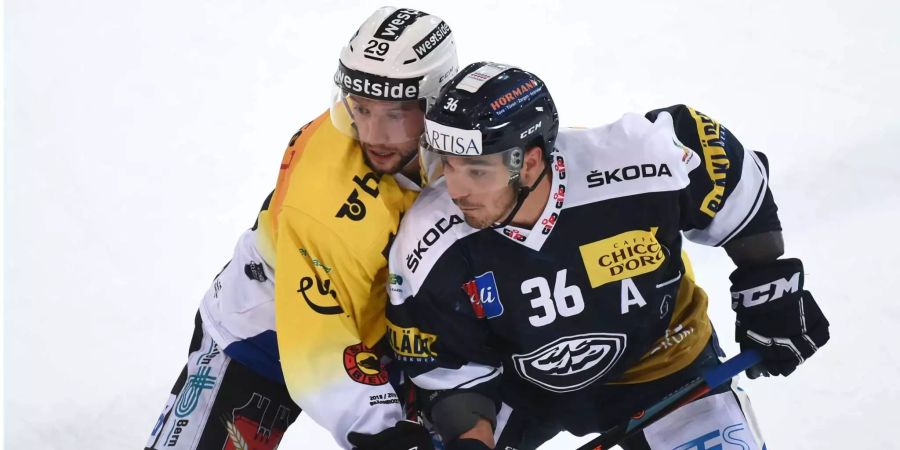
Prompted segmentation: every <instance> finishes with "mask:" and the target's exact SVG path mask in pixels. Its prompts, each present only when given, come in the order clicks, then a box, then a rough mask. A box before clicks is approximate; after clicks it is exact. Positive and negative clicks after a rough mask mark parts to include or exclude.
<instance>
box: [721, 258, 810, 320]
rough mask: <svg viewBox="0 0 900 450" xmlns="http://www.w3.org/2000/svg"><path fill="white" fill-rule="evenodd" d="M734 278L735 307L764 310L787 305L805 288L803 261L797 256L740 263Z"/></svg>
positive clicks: (733, 302) (732, 303) (732, 301)
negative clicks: (745, 263) (750, 263)
mask: <svg viewBox="0 0 900 450" xmlns="http://www.w3.org/2000/svg"><path fill="white" fill-rule="evenodd" d="M728 278H729V279H730V280H731V309H733V310H735V311H738V312H741V311H746V312H747V313H754V314H755V313H764V312H768V311H772V310H775V309H780V308H782V307H784V305H786V304H787V303H788V302H787V301H786V300H790V299H794V300H796V299H797V297H798V296H799V295H800V293H801V292H803V279H804V276H803V263H802V262H801V261H800V260H799V259H797V258H789V259H779V260H775V261H772V262H771V263H768V264H763V265H753V266H744V267H738V268H737V269H735V271H734V272H732V273H731V275H730V276H729V277H728Z"/></svg>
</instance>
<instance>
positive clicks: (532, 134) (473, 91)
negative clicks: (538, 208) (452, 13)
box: [422, 62, 559, 179]
mask: <svg viewBox="0 0 900 450" xmlns="http://www.w3.org/2000/svg"><path fill="white" fill-rule="evenodd" d="M425 119H426V120H425V134H424V135H423V138H422V140H423V142H422V144H423V146H424V147H425V149H426V150H430V151H431V152H434V153H437V154H440V155H454V156H481V155H490V154H498V153H505V154H506V155H505V157H504V160H505V161H506V163H507V167H508V169H509V170H510V172H511V175H512V178H511V179H515V178H516V177H517V176H518V173H519V170H520V169H521V167H522V161H523V155H524V152H525V150H527V149H529V148H531V147H533V146H539V147H541V149H542V150H543V154H544V158H545V159H549V157H550V153H551V152H552V151H553V145H554V143H555V142H556V135H557V132H558V131H559V114H558V113H557V111H556V106H555V105H554V103H553V98H552V97H551V96H550V92H549V91H548V90H547V86H546V85H545V84H544V82H543V81H541V79H540V78H538V77H537V76H535V75H534V74H532V73H530V72H527V71H524V70H522V69H519V68H517V67H513V66H508V65H504V64H498V63H493V62H477V63H474V64H470V65H469V66H468V67H466V68H465V69H463V70H462V71H461V72H459V73H458V74H457V75H456V76H455V77H454V78H453V79H451V80H450V81H449V82H448V83H447V84H446V85H445V86H444V88H443V89H442V90H441V93H440V95H438V98H437V99H436V100H435V103H434V106H433V107H432V108H431V109H429V110H428V113H427V114H426V115H425ZM516 150H517V151H516Z"/></svg>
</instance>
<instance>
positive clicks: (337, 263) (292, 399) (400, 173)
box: [146, 7, 458, 450]
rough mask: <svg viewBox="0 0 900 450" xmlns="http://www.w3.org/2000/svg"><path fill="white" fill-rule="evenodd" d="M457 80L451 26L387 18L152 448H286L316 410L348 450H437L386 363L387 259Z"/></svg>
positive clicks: (269, 209) (222, 293)
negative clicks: (427, 117)
mask: <svg viewBox="0 0 900 450" xmlns="http://www.w3.org/2000/svg"><path fill="white" fill-rule="evenodd" d="M457 71H458V64H457V58H456V46H455V43H454V39H453V36H452V35H451V30H450V28H449V26H448V25H447V24H446V23H445V22H443V21H442V20H441V19H440V18H438V17H436V16H433V15H429V14H427V13H424V12H421V11H417V10H413V9H408V8H399V9H398V8H392V7H385V8H380V9H378V10H377V11H376V12H375V13H374V14H373V15H372V16H371V17H369V18H368V19H367V20H366V21H365V22H364V23H363V24H362V26H361V27H360V28H359V30H358V31H357V32H356V34H354V35H353V37H352V38H351V39H350V41H349V42H348V43H347V44H346V45H345V46H344V48H343V50H342V52H341V56H340V61H339V63H338V68H337V71H336V73H335V76H334V80H333V81H334V88H333V89H334V95H333V97H332V101H331V107H330V109H329V110H328V111H326V112H325V113H323V114H322V115H321V116H319V117H318V118H316V119H314V120H313V121H311V122H309V123H308V124H306V125H305V126H303V127H302V128H301V129H300V131H298V132H297V133H296V134H295V135H294V136H293V138H292V139H291V140H290V143H289V145H288V148H287V150H286V151H285V153H284V157H283V159H282V162H281V166H280V169H279V173H278V178H277V182H276V185H275V189H274V190H273V192H272V193H271V194H269V196H268V198H266V200H265V201H264V203H263V207H262V209H261V211H260V213H259V215H258V217H257V220H256V223H255V224H254V225H253V227H252V228H251V229H249V230H247V231H246V232H245V233H244V234H243V235H242V236H241V237H240V239H239V241H238V244H237V246H236V248H235V251H234V255H233V258H232V260H231V261H230V262H229V263H228V264H227V265H226V266H225V268H223V269H222V271H221V272H220V273H219V275H217V276H216V278H215V280H214V281H213V284H212V286H211V287H210V289H209V291H208V292H207V294H206V295H205V297H204V299H203V301H202V303H201V306H200V311H199V312H198V314H197V318H196V329H195V332H194V337H193V340H192V342H191V345H190V349H189V358H188V363H187V365H186V366H185V368H184V370H183V371H182V373H181V376H180V377H179V378H178V380H177V381H176V383H175V386H174V388H173V389H172V393H171V394H170V396H169V400H168V402H167V403H166V405H165V407H164V409H163V411H162V413H161V414H160V416H159V419H158V421H157V424H156V426H155V427H154V428H153V431H152V433H151V436H150V440H149V442H148V443H147V445H146V447H147V448H153V449H164V448H177V449H216V450H221V449H237V448H249V449H255V450H261V449H267V450H268V449H274V448H276V447H277V446H278V443H279V442H280V440H281V437H282V435H283V433H284V432H285V430H286V429H287V428H288V427H289V425H290V424H291V423H293V421H294V420H295V419H296V418H297V416H298V415H299V413H300V412H301V410H303V411H306V413H307V414H309V415H310V417H311V418H312V419H313V420H314V421H316V422H317V423H318V424H320V425H322V426H323V427H325V428H326V429H328V431H329V432H330V433H331V434H332V436H333V437H334V439H335V441H336V442H337V443H338V445H340V446H341V447H343V448H359V449H363V450H365V449H376V448H377V449H403V450H406V449H410V448H416V447H417V448H419V449H426V448H430V446H431V442H430V437H429V435H428V433H427V432H426V431H425V430H424V428H422V427H421V426H419V425H418V424H414V423H412V422H406V421H403V420H402V419H403V413H402V408H401V403H400V401H401V398H400V397H398V395H397V392H395V388H394V385H393V383H392V381H396V380H393V379H392V378H391V377H390V376H389V375H390V374H389V372H388V371H387V370H386V369H385V367H384V365H383V359H382V352H383V349H384V345H382V344H380V342H382V340H383V337H384V334H385V330H386V328H387V326H386V322H385V318H384V309H385V304H386V301H387V294H386V290H385V286H386V285H387V284H388V272H387V259H386V258H387V253H388V249H389V248H390V244H391V241H392V239H393V236H394V235H395V233H396V232H397V228H398V225H399V222H400V218H401V216H402V215H403V213H404V212H405V211H406V210H407V209H409V207H410V206H411V205H412V202H413V201H414V200H415V198H416V196H417V194H418V191H419V183H420V182H421V179H420V178H421V175H420V165H419V162H418V159H417V158H416V154H417V150H418V141H419V137H420V135H421V134H422V132H423V130H424V114H425V110H426V108H427V107H428V106H430V104H431V103H433V101H434V99H435V97H436V96H437V94H438V91H439V88H440V85H441V83H443V82H444V81H446V80H448V79H450V78H452V77H453V75H454V74H455V73H456V72H457Z"/></svg>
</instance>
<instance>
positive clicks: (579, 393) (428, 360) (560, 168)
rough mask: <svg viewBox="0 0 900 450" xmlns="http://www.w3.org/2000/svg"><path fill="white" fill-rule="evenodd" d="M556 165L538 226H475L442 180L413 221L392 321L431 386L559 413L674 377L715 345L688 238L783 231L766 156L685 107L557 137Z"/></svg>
mask: <svg viewBox="0 0 900 450" xmlns="http://www.w3.org/2000/svg"><path fill="white" fill-rule="evenodd" d="M550 165H551V173H552V185H551V193H550V196H549V198H548V199H547V203H546V207H545V209H544V211H543V214H542V216H541V218H540V219H539V220H538V222H537V223H536V224H535V225H534V227H532V228H531V229H523V228H519V227H515V226H507V227H505V228H502V229H485V230H478V229H474V228H472V227H470V226H468V225H467V224H466V223H465V221H464V220H463V219H462V217H463V215H462V213H461V212H460V211H459V210H458V208H457V207H456V206H455V205H454V204H453V202H452V201H451V199H450V197H449V195H448V193H447V191H446V187H445V185H444V184H443V183H442V182H441V181H440V180H438V181H437V182H436V184H434V185H433V186H431V187H430V188H428V189H426V190H425V191H424V192H423V193H422V194H421V196H420V197H419V199H418V200H417V201H416V203H415V205H414V206H413V208H412V209H411V210H410V211H409V212H408V213H407V215H406V217H405V218H404V220H403V223H402V225H401V228H400V230H399V234H398V236H397V238H396V240H395V241H394V244H393V247H392V249H391V254H390V258H389V260H390V272H391V276H390V281H389V283H390V284H389V291H390V305H389V307H388V326H389V336H390V340H391V344H392V347H393V349H394V352H395V353H396V355H397V358H398V359H399V360H400V361H401V362H402V363H403V364H404V366H405V368H406V370H407V372H408V373H409V374H411V375H412V379H413V381H414V382H415V383H416V384H417V385H419V386H420V387H422V388H425V389H428V390H437V391H440V390H451V389H473V390H479V391H482V392H484V393H486V394H488V395H491V396H493V397H494V398H498V397H502V399H503V400H504V401H505V402H507V403H510V404H512V405H513V406H514V407H523V406H524V407H528V408H530V409H532V410H535V411H544V412H546V413H547V414H553V415H554V416H556V417H560V416H562V415H565V414H566V411H572V410H578V409H579V408H578V407H577V406H578V405H589V407H592V406H590V405H602V404H603V394H604V390H605V389H607V386H609V385H611V384H621V383H643V382H649V381H652V380H657V379H660V378H662V377H665V376H667V375H670V374H672V373H674V372H677V371H679V370H681V369H683V368H685V367H686V366H688V365H689V364H690V363H691V362H692V361H693V360H694V359H695V358H696V357H697V356H698V355H699V354H700V352H701V351H702V350H703V349H704V348H705V346H706V345H707V343H708V341H709V339H710V336H711V334H712V327H711V325H710V322H709V319H708V317H707V313H706V307H707V298H706V294H705V293H704V292H703V290H702V289H700V288H699V287H698V286H696V285H695V283H694V279H693V275H692V273H691V272H690V265H689V264H688V263H687V261H686V258H684V257H683V256H682V249H681V247H682V236H685V237H687V238H688V239H690V240H692V241H695V242H698V243H701V244H707V245H714V246H719V245H722V244H724V243H726V242H728V241H729V240H731V239H734V238H735V237H739V236H744V235H749V234H755V233H760V232H764V231H770V230H778V229H780V223H779V222H778V218H777V214H776V207H775V204H774V201H773V199H772V196H771V193H770V192H769V190H768V187H767V169H766V166H765V161H764V156H762V154H757V153H754V152H751V151H747V150H745V149H744V148H743V147H742V145H741V144H740V142H738V140H737V139H736V138H735V137H734V136H732V135H731V133H730V132H729V131H728V130H727V129H726V128H725V127H723V126H721V125H720V124H719V123H717V122H716V121H714V120H712V119H710V118H709V117H707V116H705V115H703V114H701V113H699V112H698V111H696V110H694V109H691V108H688V107H685V106H681V105H678V106H673V107H670V108H666V109H662V110H656V111H652V112H651V113H648V114H647V115H646V116H640V115H636V114H626V115H625V116H623V117H622V118H621V119H620V120H618V121H616V122H614V123H612V124H609V125H606V126H602V127H599V128H593V129H571V130H561V131H560V133H559V137H558V140H557V143H556V148H555V150H554V151H553V153H552V155H551V164H550ZM501 387H502V395H501V394H500V391H501ZM561 420H563V422H565V420H564V419H561ZM572 420H576V419H572Z"/></svg>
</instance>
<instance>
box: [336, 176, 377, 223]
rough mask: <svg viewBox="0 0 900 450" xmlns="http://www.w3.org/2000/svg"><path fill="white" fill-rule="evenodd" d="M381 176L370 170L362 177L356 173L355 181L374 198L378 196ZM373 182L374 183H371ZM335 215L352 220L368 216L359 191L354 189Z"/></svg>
mask: <svg viewBox="0 0 900 450" xmlns="http://www.w3.org/2000/svg"><path fill="white" fill-rule="evenodd" d="M380 180H381V177H379V176H378V175H375V174H374V173H372V172H369V173H367V174H365V175H363V177H362V178H360V177H358V176H356V175H354V176H353V182H354V183H356V185H357V186H359V188H360V189H362V191H363V192H365V193H366V194H369V196H370V197H372V198H378V182H379V181H380ZM370 184H373V185H370ZM335 217H339V218H340V217H346V218H348V219H350V220H355V221H360V220H363V218H364V217H366V204H365V203H363V201H362V200H361V199H360V198H359V191H358V190H356V189H354V190H353V192H351V193H350V195H349V196H348V197H347V201H346V202H345V203H344V205H343V206H341V209H339V210H338V212H337V215H335Z"/></svg>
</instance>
